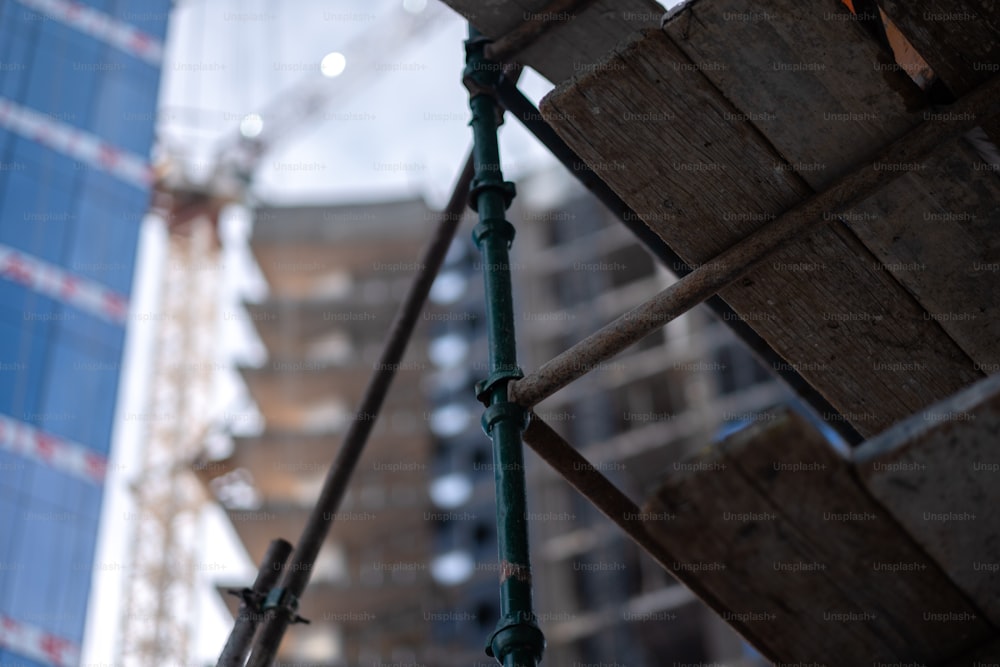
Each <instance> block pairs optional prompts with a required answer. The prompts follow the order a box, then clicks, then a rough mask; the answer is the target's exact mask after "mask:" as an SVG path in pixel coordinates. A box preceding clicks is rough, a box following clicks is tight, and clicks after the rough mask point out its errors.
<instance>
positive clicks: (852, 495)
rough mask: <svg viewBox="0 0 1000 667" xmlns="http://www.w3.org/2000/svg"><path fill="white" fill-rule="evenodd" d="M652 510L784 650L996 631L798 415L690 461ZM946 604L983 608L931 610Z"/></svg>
mask: <svg viewBox="0 0 1000 667" xmlns="http://www.w3.org/2000/svg"><path fill="white" fill-rule="evenodd" d="M644 509H645V511H646V512H647V513H648V516H649V517H650V519H649V520H647V521H646V525H647V526H648V528H649V530H650V532H651V533H652V534H653V535H654V537H655V538H656V539H659V540H661V541H662V542H663V544H664V547H665V549H667V550H668V551H670V552H672V553H674V554H675V555H676V557H677V559H678V562H677V563H675V564H674V569H675V570H679V571H685V572H691V571H697V572H699V578H700V581H701V583H702V584H703V585H704V586H705V587H706V588H707V589H708V590H709V591H710V592H711V593H712V594H714V596H715V597H717V598H718V599H720V600H721V601H722V602H723V603H724V604H727V605H728V607H729V608H730V612H729V613H728V614H725V615H724V618H725V620H727V621H729V622H730V623H732V624H733V625H734V627H737V629H739V630H741V631H742V632H743V633H744V634H745V636H746V637H747V638H748V640H750V641H752V642H753V643H755V644H756V645H757V646H758V647H759V649H760V650H761V651H762V652H763V653H764V654H765V655H767V656H768V657H770V658H771V659H772V660H776V661H780V662H802V663H807V662H818V663H823V664H843V665H862V664H873V661H876V662H877V661H887V662H891V661H899V660H902V661H921V662H927V663H930V662H938V661H941V660H944V659H947V658H949V657H951V656H953V655H958V654H960V653H962V652H964V651H966V650H967V649H968V648H970V647H972V646H975V645H977V644H978V643H980V642H982V641H985V639H986V638H987V637H989V636H990V634H991V633H992V632H993V629H992V628H991V627H990V626H989V625H988V624H987V623H986V622H985V621H984V620H983V619H982V618H981V617H979V615H978V614H977V610H975V609H974V608H972V607H971V606H970V605H969V604H968V603H967V602H966V600H965V599H964V597H963V596H962V594H961V593H960V592H959V591H958V590H957V588H955V586H954V585H953V584H952V583H951V582H950V581H949V580H948V579H947V578H946V577H945V576H943V574H942V573H941V572H940V570H938V569H937V567H935V566H934V564H933V562H932V561H930V560H929V559H928V558H927V557H926V555H925V554H923V553H922V552H921V551H920V550H919V548H918V547H917V546H916V545H915V544H914V543H913V541H912V540H911V539H909V537H908V536H907V535H906V534H905V533H904V532H902V531H901V530H900V529H899V528H898V526H897V525H896V524H895V523H894V522H893V521H892V520H891V518H889V516H888V514H887V513H886V512H885V511H884V510H883V509H882V508H881V507H879V506H878V505H877V504H876V503H875V502H874V501H873V500H872V499H871V498H870V497H869V496H868V494H867V493H866V492H865V491H864V489H863V488H862V487H861V486H860V485H858V483H857V482H856V480H855V478H854V476H853V473H852V470H851V468H850V465H849V464H848V462H847V461H845V460H844V459H843V458H842V457H841V456H840V455H839V454H837V453H836V452H835V451H833V450H832V449H831V447H830V446H829V445H828V443H827V442H826V441H825V439H824V438H823V436H822V435H821V434H820V433H819V432H818V431H816V429H815V428H814V427H812V426H811V425H810V424H808V423H807V422H806V421H805V420H804V419H803V418H801V417H799V416H798V415H796V414H794V413H790V412H787V411H783V412H779V413H775V414H774V418H773V419H768V420H766V421H763V422H761V423H758V424H756V425H754V426H752V427H750V428H749V429H746V430H744V431H742V432H740V433H737V434H735V435H733V436H730V437H729V438H727V439H726V440H725V441H724V442H723V443H721V444H719V445H718V446H717V447H715V448H713V449H712V450H710V451H707V452H706V453H704V454H703V455H702V456H701V457H700V458H698V459H696V460H694V461H691V462H689V464H687V465H685V466H683V467H682V469H681V470H680V471H679V472H674V473H672V474H671V475H670V476H669V477H668V478H667V480H666V481H665V483H664V484H663V486H662V487H661V488H660V489H659V490H658V491H657V492H656V493H655V494H654V495H653V497H652V498H651V499H650V500H649V502H648V503H647V505H646V507H645V508H644ZM942 608H943V609H949V610H955V611H956V612H958V613H968V614H969V615H976V617H975V618H971V619H969V620H967V621H964V622H961V623H959V622H956V623H951V624H942V623H939V622H936V621H934V620H928V619H926V618H925V617H924V611H925V610H928V609H934V610H936V609H942ZM741 624H742V626H741V627H739V626H740V625H741ZM789 628H794V631H791V632H790V631H789Z"/></svg>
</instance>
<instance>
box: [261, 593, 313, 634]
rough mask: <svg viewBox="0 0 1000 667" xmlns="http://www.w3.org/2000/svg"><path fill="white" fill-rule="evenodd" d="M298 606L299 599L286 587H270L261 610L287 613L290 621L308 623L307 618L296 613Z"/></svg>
mask: <svg viewBox="0 0 1000 667" xmlns="http://www.w3.org/2000/svg"><path fill="white" fill-rule="evenodd" d="M298 608H299V599H298V598H297V597H295V596H294V595H292V593H291V591H289V590H288V589H287V588H272V589H271V592H269V593H268V594H267V598H265V600H264V607H263V611H271V610H274V612H275V613H280V614H287V615H288V618H289V619H290V620H289V622H290V623H305V624H306V625H308V624H309V620H308V619H305V618H302V617H301V616H299V615H298V613H296V612H297V611H298Z"/></svg>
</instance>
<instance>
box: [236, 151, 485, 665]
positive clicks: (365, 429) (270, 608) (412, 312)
mask: <svg viewBox="0 0 1000 667" xmlns="http://www.w3.org/2000/svg"><path fill="white" fill-rule="evenodd" d="M472 176H473V159H472V155H469V157H468V158H467V159H466V161H465V166H464V167H463V168H462V172H461V174H460V175H459V177H458V181H457V182H456V184H455V189H454V190H453V191H452V195H451V199H450V200H449V201H448V205H447V206H446V207H445V209H444V211H443V212H442V213H441V217H440V220H439V222H438V226H437V228H436V229H435V231H434V234H433V236H432V238H431V240H430V242H429V244H428V246H427V247H426V248H425V250H424V253H423V255H422V256H421V258H420V262H419V266H420V268H419V270H418V271H417V275H416V277H415V278H414V280H413V282H412V283H411V284H410V288H409V291H407V293H406V296H405V297H404V299H403V303H402V304H401V305H400V307H399V310H398V311H397V313H396V317H395V319H394V320H393V323H392V325H391V327H390V328H389V334H388V336H387V337H386V342H385V346H384V347H383V349H382V354H381V356H380V357H379V361H378V363H377V365H376V366H375V371H374V373H373V374H372V376H371V378H369V380H368V385H367V387H365V393H364V395H363V396H362V398H361V405H360V406H359V408H358V412H357V413H356V414H355V418H354V421H352V422H351V425H350V427H349V428H348V430H347V433H346V434H345V435H344V441H343V444H342V445H341V447H340V450H339V451H338V453H337V457H336V459H335V460H334V462H333V464H332V465H331V466H330V469H329V471H328V473H327V477H326V481H325V482H324V483H323V490H322V492H321V493H320V497H319V499H318V500H317V501H316V506H315V507H313V510H312V512H311V513H310V514H309V518H308V520H307V521H306V525H305V528H303V530H302V535H301V536H300V537H299V541H298V544H297V545H296V547H295V551H294V552H293V553H292V556H291V559H290V560H289V562H288V565H287V567H286V568H285V570H284V573H283V576H282V579H281V582H280V586H279V587H277V588H275V589H273V590H272V591H271V592H270V595H269V600H268V602H267V603H266V604H265V609H266V610H267V615H266V617H265V620H264V622H263V623H262V625H261V627H260V629H259V631H258V632H257V636H256V638H255V640H254V644H253V649H252V652H251V654H250V661H249V662H248V663H247V664H248V666H249V667H269V666H270V665H271V663H272V662H273V660H274V657H275V655H277V652H278V645H279V644H281V640H282V638H283V637H284V636H285V631H286V630H287V629H288V626H289V625H290V624H291V623H293V622H294V621H295V620H296V618H297V616H296V609H297V608H298V600H299V597H300V596H301V595H302V592H303V591H304V590H305V587H306V584H308V583H309V575H310V574H311V573H312V569H313V567H312V566H313V564H314V563H315V562H316V556H317V555H318V554H319V550H320V547H322V546H323V541H324V540H325V539H326V536H327V534H328V533H329V532H330V527H331V526H332V525H333V520H334V518H335V516H336V513H337V509H338V508H339V507H340V503H341V501H342V500H343V497H344V493H345V492H346V490H347V485H348V482H349V481H350V479H351V474H352V473H353V472H354V468H355V467H356V466H357V463H358V460H359V459H360V458H361V453H362V451H363V450H364V447H365V444H366V443H367V441H368V436H369V435H370V434H371V430H372V428H373V427H374V425H375V420H376V419H377V418H378V415H379V411H380V410H381V408H382V404H383V403H384V402H385V397H386V395H387V394H388V392H389V388H390V386H391V385H392V381H393V378H394V377H395V375H396V369H398V368H399V365H400V361H402V359H403V354H404V353H405V352H406V346H407V343H409V340H410V336H411V335H412V334H413V330H414V328H415V327H416V325H417V321H418V319H419V317H420V313H421V311H422V309H423V306H424V302H425V301H426V300H427V295H428V293H430V289H431V285H432V284H433V282H434V278H435V277H436V276H437V274H438V271H439V270H440V268H441V265H442V264H443V263H444V257H445V255H446V254H447V252H448V246H449V245H450V244H451V240H452V238H453V237H454V236H455V230H456V229H457V228H458V224H459V222H460V221H461V220H462V213H463V211H464V209H465V205H466V202H467V200H468V193H469V187H470V184H471V183H472Z"/></svg>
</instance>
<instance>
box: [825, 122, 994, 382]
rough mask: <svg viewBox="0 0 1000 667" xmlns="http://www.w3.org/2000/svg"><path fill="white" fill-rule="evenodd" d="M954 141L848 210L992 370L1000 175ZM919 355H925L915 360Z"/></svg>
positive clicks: (853, 224) (850, 220)
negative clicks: (918, 166) (917, 166)
mask: <svg viewBox="0 0 1000 667" xmlns="http://www.w3.org/2000/svg"><path fill="white" fill-rule="evenodd" d="M988 166H989V165H987V163H985V162H984V161H983V159H982V157H981V156H980V155H979V154H978V153H977V152H976V151H975V150H974V149H973V148H972V147H971V146H970V145H969V144H968V143H967V142H965V141H964V140H959V141H953V142H949V143H948V144H946V145H944V146H941V147H940V148H939V149H938V150H937V151H935V152H934V154H933V155H932V156H930V159H928V160H926V161H924V162H923V163H922V164H921V165H920V168H919V169H916V170H913V171H910V172H909V173H907V174H906V175H905V176H903V177H902V178H900V179H899V180H897V181H895V182H894V183H891V184H890V185H889V186H888V187H886V188H883V189H882V190H881V191H879V192H878V193H877V194H876V195H875V196H873V197H870V198H868V199H866V200H865V201H863V202H862V203H861V204H860V205H859V206H857V207H856V208H854V209H853V210H852V211H851V212H850V213H849V214H848V215H847V216H846V217H845V219H846V223H847V225H848V226H849V227H850V228H851V230H852V231H853V232H854V233H855V234H856V235H857V236H858V238H860V239H861V240H862V241H863V242H864V243H865V245H866V246H867V247H868V248H870V249H871V251H872V252H873V253H874V255H875V257H876V258H877V260H878V261H879V262H880V263H881V265H882V267H883V268H884V269H885V271H887V272H888V273H890V274H892V276H893V277H895V278H896V280H897V281H899V282H900V283H901V284H902V285H903V286H904V287H906V289H907V290H909V291H910V293H911V294H913V296H914V297H915V298H916V299H917V301H919V302H920V304H921V305H923V307H924V308H926V309H927V312H928V315H926V317H930V318H933V319H935V320H936V321H938V322H939V323H940V325H941V327H942V328H943V329H944V330H945V331H947V332H948V334H949V335H950V336H951V337H952V338H953V339H954V340H955V341H956V342H957V343H958V344H959V345H960V346H961V348H962V349H963V350H964V351H965V352H966V354H968V355H969V357H971V358H972V360H973V362H975V364H976V366H977V368H979V369H980V370H982V371H985V372H987V373H995V372H997V371H1000V302H998V300H997V295H998V294H1000V235H998V234H997V233H996V230H997V229H998V228H1000V179H998V178H997V176H996V173H995V172H993V171H991V170H989V169H988V168H987V167H988ZM915 363H919V361H917V362H915Z"/></svg>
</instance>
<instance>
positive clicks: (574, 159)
mask: <svg viewBox="0 0 1000 667" xmlns="http://www.w3.org/2000/svg"><path fill="white" fill-rule="evenodd" d="M496 95H497V100H499V102H500V104H502V105H503V106H504V108H505V109H507V111H509V112H510V113H511V114H513V115H514V116H516V117H517V119H518V120H520V121H521V124H523V125H524V127H525V128H526V129H527V130H528V131H529V132H531V133H532V134H533V135H535V138H536V139H538V140H539V141H540V142H541V143H542V145H544V146H545V147H546V148H548V149H549V152H550V153H552V155H553V156H554V157H555V158H556V159H557V160H559V162H561V163H562V165H563V166H564V167H566V169H568V170H569V171H570V173H571V174H573V176H575V177H576V178H577V180H578V181H580V184H581V185H583V186H584V187H585V188H587V190H589V191H590V192H591V194H593V195H594V196H595V197H597V199H598V200H599V201H600V202H601V203H603V204H604V205H605V206H607V207H608V210H610V211H611V212H612V213H613V214H614V215H615V216H617V217H618V219H619V220H621V222H622V224H624V225H625V227H626V228H627V229H628V230H629V231H630V232H632V234H633V235H635V237H636V239H637V240H638V241H639V243H641V244H642V245H643V246H644V247H645V248H646V250H648V251H649V252H650V253H651V254H652V255H653V256H654V257H656V258H657V259H658V260H659V261H660V263H661V264H663V265H664V266H666V267H667V268H668V269H670V270H671V271H673V273H674V274H676V275H677V277H678V278H683V277H684V276H686V275H688V274H689V273H691V271H692V268H691V266H689V265H688V263H687V262H685V261H684V260H683V259H681V257H680V255H678V254H677V253H676V252H674V250H673V249H672V248H671V247H670V246H668V245H667V244H666V242H664V240H663V239H661V238H660V237H659V236H658V235H657V234H656V232H654V231H653V230H652V229H651V228H650V227H649V226H647V225H646V223H644V222H643V221H642V219H641V218H640V217H639V215H638V214H637V213H636V212H635V211H634V210H632V208H631V207H630V206H629V205H628V204H626V203H625V202H624V201H623V200H622V198H621V197H619V196H618V194H617V193H615V191H614V190H612V189H611V188H610V187H609V186H608V185H607V183H605V182H604V181H603V180H601V178H600V177H599V176H598V175H597V174H596V173H594V171H593V170H592V169H590V167H588V166H587V164H586V163H585V162H584V161H583V160H582V159H581V158H580V156H579V155H577V154H576V152H575V151H574V150H573V149H572V148H570V147H569V145H567V144H566V142H565V141H563V140H562V138H561V137H560V136H559V135H558V134H556V131H555V130H553V129H552V126H551V125H549V124H548V122H546V120H545V119H544V118H542V114H541V112H540V111H539V110H538V108H537V107H535V105H534V104H533V103H532V102H531V100H529V99H528V98H527V97H525V96H524V93H522V92H521V91H520V90H519V89H518V87H517V84H516V82H515V81H513V80H511V79H510V78H508V77H506V76H504V77H501V79H500V81H499V82H498V83H497V85H496ZM705 305H706V306H708V308H710V309H711V310H712V312H713V313H715V315H716V317H718V318H719V320H720V321H721V322H722V323H723V324H725V325H726V326H728V327H729V328H730V330H732V332H733V333H735V334H736V335H737V336H738V337H739V338H740V339H741V340H742V341H743V343H744V344H745V345H746V346H747V347H749V348H750V349H751V350H752V351H753V352H754V353H755V354H756V355H757V356H758V358H760V360H761V361H763V362H764V363H766V364H767V366H768V367H769V368H770V369H771V371H772V372H774V373H776V374H777V375H778V377H780V378H781V379H782V380H784V381H785V383H786V384H787V385H788V386H789V387H791V388H792V389H793V390H794V391H795V393H797V394H798V395H799V396H800V397H801V398H802V400H804V401H805V402H806V403H808V404H809V405H810V406H811V407H812V409H813V410H814V411H815V412H816V414H817V415H819V416H820V417H821V418H822V419H823V420H824V421H825V422H826V423H827V424H828V425H829V426H830V427H832V428H833V429H834V430H836V431H837V432H838V433H839V434H840V436H841V437H842V438H844V440H845V441H846V442H848V443H850V444H852V445H856V444H859V443H860V442H861V441H862V440H863V439H864V438H862V436H861V434H860V433H858V432H857V431H856V430H855V429H854V427H853V426H851V424H850V423H849V422H848V421H847V420H845V419H843V418H842V417H841V416H840V413H839V411H838V410H837V409H836V408H835V407H833V405H831V404H830V402H829V401H827V400H826V398H824V397H823V395H822V394H821V393H819V392H818V391H817V390H816V388H815V387H813V386H812V385H811V384H809V383H808V382H807V381H806V379H805V378H803V377H802V375H800V374H799V372H798V371H797V370H795V368H794V367H793V366H792V365H791V364H789V363H788V362H787V361H786V360H785V359H784V357H782V356H781V355H780V354H778V352H777V351H776V350H775V349H774V348H773V347H771V346H770V345H769V344H768V342H767V341H765V340H764V339H763V338H761V336H760V334H758V333H757V332H756V331H755V330H754V329H753V327H751V326H750V325H749V324H747V323H746V321H744V319H743V318H742V317H740V316H739V315H738V314H737V313H736V311H735V310H733V308H732V307H731V306H730V305H729V304H728V303H726V302H725V301H724V300H723V299H722V297H720V296H718V295H713V296H712V297H711V298H709V299H706V300H705Z"/></svg>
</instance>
